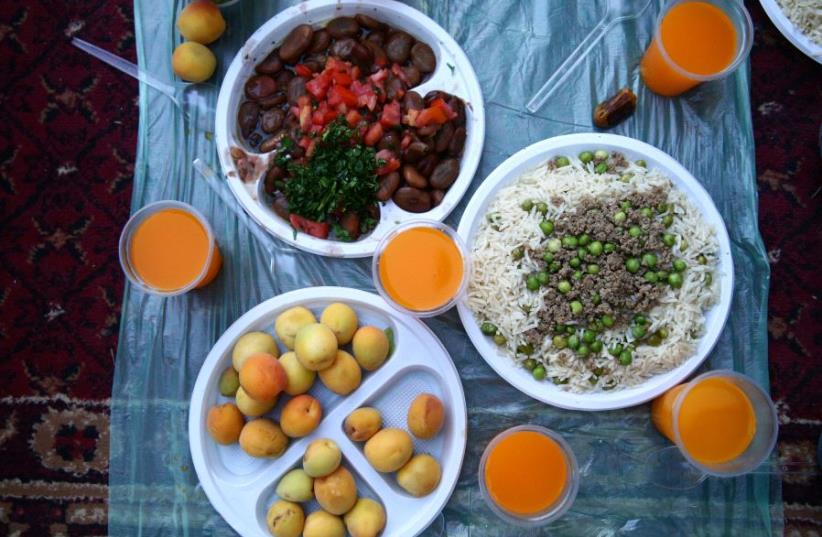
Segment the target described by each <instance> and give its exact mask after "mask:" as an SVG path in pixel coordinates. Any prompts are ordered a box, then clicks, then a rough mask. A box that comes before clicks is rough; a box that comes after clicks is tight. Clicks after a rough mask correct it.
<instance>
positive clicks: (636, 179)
mask: <svg viewBox="0 0 822 537" xmlns="http://www.w3.org/2000/svg"><path fill="white" fill-rule="evenodd" d="M592 168H593V164H587V165H583V164H581V163H580V162H579V161H575V162H573V163H572V164H571V165H569V166H565V167H562V168H558V169H556V170H549V169H548V168H547V167H546V166H545V165H542V166H539V167H538V168H536V169H534V170H531V171H529V172H527V173H525V174H523V175H522V176H521V177H520V178H519V179H518V180H516V181H515V182H514V183H513V184H511V185H509V186H507V187H505V188H504V189H502V190H500V191H499V193H498V194H497V196H496V198H494V200H493V201H492V202H491V204H490V205H489V207H488V210H487V212H486V214H487V215H492V216H493V219H494V226H495V227H497V228H498V230H495V229H494V228H492V226H491V224H490V223H489V222H488V219H487V218H484V219H483V222H482V223H481V224H480V227H479V229H478V231H477V234H476V237H475V239H474V244H473V247H472V252H471V255H472V274H471V278H470V280H469V284H468V305H469V307H470V308H471V310H472V311H473V313H474V316H475V317H476V319H477V322H479V323H481V322H484V321H488V322H491V323H493V324H494V325H496V327H497V328H498V330H499V333H500V334H501V335H503V336H504V337H505V338H506V343H505V345H504V347H503V348H504V351H505V353H506V354H507V355H508V356H510V357H511V359H512V360H515V361H517V362H523V361H524V360H525V359H526V358H529V357H528V356H524V355H522V354H517V353H516V348H517V346H518V345H520V344H523V343H525V339H524V336H523V334H524V333H525V332H526V331H528V330H530V329H532V328H537V327H538V326H539V317H538V316H539V313H540V311H541V310H542V309H543V308H544V300H543V298H544V296H545V294H546V288H545V287H541V288H540V290H538V291H529V290H527V289H526V287H525V283H524V282H525V279H526V277H527V276H528V275H530V274H533V273H534V272H537V271H539V270H543V269H544V266H545V265H544V263H543V262H542V261H541V260H534V259H531V258H530V257H529V255H528V250H529V249H535V250H537V251H541V250H543V249H544V243H545V242H546V241H547V238H546V237H545V236H544V234H543V233H542V231H541V230H540V228H539V223H540V222H541V221H542V220H543V218H548V219H551V220H553V221H555V222H556V221H558V220H559V219H561V217H562V215H563V214H565V213H569V212H573V211H574V207H576V206H577V205H578V204H579V202H580V201H581V200H582V199H583V198H590V197H594V198H596V199H601V200H609V199H616V200H621V199H624V198H625V197H626V195H628V194H630V193H632V192H649V191H650V190H651V189H652V188H653V187H663V188H664V189H665V190H666V191H669V195H668V203H673V204H674V205H675V207H676V208H675V210H674V214H675V218H674V223H673V224H672V225H671V227H670V228H669V232H670V233H672V234H674V235H676V236H677V242H676V244H675V246H674V252H676V254H677V257H680V258H681V259H683V260H685V261H686V262H687V264H688V268H687V270H686V271H685V272H684V273H683V280H684V281H683V285H682V287H681V288H679V289H674V288H672V287H670V286H667V285H666V286H664V287H663V289H664V291H663V292H662V294H661V296H660V297H659V299H658V304H657V306H656V307H654V308H653V309H652V310H651V311H650V312H649V314H648V315H646V316H647V317H648V319H649V321H650V324H649V326H648V333H649V334H650V333H653V332H655V331H656V330H658V329H659V328H661V327H663V326H664V327H665V328H666V329H667V330H668V333H669V335H668V337H667V338H666V339H665V340H664V341H663V343H662V344H661V345H659V346H658V347H651V346H649V345H639V346H637V348H636V350H635V351H634V353H633V362H632V363H631V364H630V365H628V366H622V365H619V364H618V362H617V361H616V359H615V358H614V357H612V356H611V355H610V354H608V353H607V352H603V353H602V354H601V355H599V356H598V357H596V358H588V359H587V360H582V359H580V358H578V357H576V356H575V354H574V353H573V352H572V351H570V350H569V349H564V350H559V351H558V350H556V349H554V348H552V344H551V337H550V336H548V337H546V338H544V340H543V343H542V347H541V348H537V349H536V351H535V352H534V353H533V354H532V355H531V356H530V358H534V359H537V360H538V361H539V362H540V363H541V364H543V366H544V367H545V370H546V379H547V380H546V381H547V382H551V379H558V380H559V381H560V382H561V383H560V384H559V386H560V387H562V388H564V389H568V390H570V391H573V392H584V391H591V390H593V389H602V388H605V389H614V388H617V389H618V388H622V387H627V386H632V385H636V384H639V383H641V382H643V381H644V380H646V379H647V378H649V377H651V376H652V375H655V374H658V373H662V372H665V371H668V370H670V369H672V368H674V367H676V366H677V365H679V364H680V363H682V362H683V361H684V360H685V359H687V358H688V357H690V356H691V355H692V354H693V353H694V350H695V349H696V345H697V342H698V340H699V338H700V337H701V335H702V333H703V327H704V321H705V317H704V315H703V312H704V310H705V309H707V308H708V307H710V306H711V305H712V304H713V303H714V302H715V301H716V299H717V297H718V296H719V278H718V277H713V276H715V274H712V283H711V285H705V283H704V282H705V280H706V277H707V275H708V273H714V272H715V269H716V252H717V250H718V247H717V242H716V237H715V232H714V230H713V229H712V228H711V227H709V226H708V225H707V224H706V223H705V222H704V221H703V220H702V218H701V216H700V214H699V212H698V211H697V209H696V208H694V207H693V205H691V203H690V202H689V201H688V200H687V198H686V197H685V195H684V194H683V193H682V192H680V191H678V190H676V189H675V188H674V187H673V185H672V184H671V182H670V180H669V179H667V178H666V177H665V176H664V175H662V174H661V173H660V172H659V171H657V170H646V169H645V168H642V167H638V166H636V165H634V164H633V163H632V164H631V165H630V167H629V169H628V170H626V172H628V173H633V174H634V175H633V177H632V178H630V179H629V180H628V182H622V181H620V180H619V176H618V175H614V174H610V173H605V174H595V173H593V170H592ZM623 173H624V172H623ZM557 196H558V197H560V198H562V200H563V201H562V203H560V204H559V205H556V204H555V203H552V199H553V198H555V197H557ZM525 200H533V201H534V202H535V203H536V202H539V201H543V202H545V203H547V205H548V213H547V215H546V216H545V217H543V216H542V215H540V214H539V213H537V212H536V211H535V210H532V211H530V212H525V211H524V210H522V208H520V204H521V203H522V202H523V201H525ZM683 239H685V240H687V243H688V247H687V249H686V250H685V251H684V252H682V251H680V246H681V241H682V240H683ZM519 246H523V247H525V251H526V254H525V257H524V258H523V259H522V260H521V261H520V262H519V263H517V262H514V261H513V260H512V258H511V251H512V250H514V249H515V248H517V247H519ZM700 254H703V255H705V256H706V257H707V258H708V263H707V264H705V265H700V264H699V262H698V261H697V258H698V256H699V255H700ZM526 312H527V313H526ZM551 331H552V329H550V328H549V329H547V330H546V332H548V333H550V332H551ZM579 332H580V333H581V330H580V331H579ZM599 339H600V340H602V342H603V344H604V346H605V348H606V349H608V348H609V347H611V345H612V344H615V343H618V342H625V341H626V339H627V341H628V342H631V341H633V339H632V338H631V335H630V330H626V329H625V328H624V327H622V328H621V329H619V330H617V329H616V327H615V328H614V329H613V330H605V331H603V332H601V333H600V335H599ZM595 368H602V369H604V370H605V371H604V372H602V374H601V375H599V376H598V377H599V378H598V381H597V380H596V379H597V375H595V374H594V373H593V372H592V369H595ZM566 380H567V383H564V382H565V381H566Z"/></svg>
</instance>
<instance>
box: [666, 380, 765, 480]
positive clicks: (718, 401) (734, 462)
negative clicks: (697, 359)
mask: <svg viewBox="0 0 822 537" xmlns="http://www.w3.org/2000/svg"><path fill="white" fill-rule="evenodd" d="M651 420H652V421H653V423H654V425H655V426H656V428H657V429H658V430H659V432H661V433H662V434H663V435H664V436H665V437H666V438H668V440H670V441H671V442H673V443H674V444H676V446H677V447H678V448H679V451H680V452H681V453H682V455H683V456H684V457H685V459H686V460H687V461H688V462H689V463H690V464H691V465H693V466H694V467H696V468H697V469H698V470H699V471H701V472H702V473H703V474H706V475H713V476H719V477H732V476H737V475H742V474H746V473H748V472H750V471H751V470H753V469H755V468H756V467H757V466H759V465H760V464H762V463H763V462H764V461H765V459H767V457H768V455H770V453H771V451H773V448H774V446H775V445H776V435H777V432H778V429H779V425H778V422H777V417H776V407H775V406H774V404H773V401H771V398H770V397H769V396H768V394H767V393H765V391H764V390H762V388H760V387H759V386H758V385H757V384H756V383H755V382H754V381H753V380H752V379H750V378H748V377H746V376H745V375H741V374H739V373H736V372H734V371H727V370H719V371H711V372H709V373H704V374H702V375H699V376H698V377H696V378H694V379H693V380H692V381H691V382H688V383H685V384H680V385H679V386H675V387H674V388H672V389H670V390H668V391H667V392H665V393H664V394H662V395H661V396H660V397H658V398H656V399H655V400H654V402H653V403H652V404H651Z"/></svg>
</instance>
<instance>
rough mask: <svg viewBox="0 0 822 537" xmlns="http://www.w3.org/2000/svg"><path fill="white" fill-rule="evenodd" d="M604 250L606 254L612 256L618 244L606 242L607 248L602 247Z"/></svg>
mask: <svg viewBox="0 0 822 537" xmlns="http://www.w3.org/2000/svg"><path fill="white" fill-rule="evenodd" d="M602 250H603V251H604V252H605V253H606V254H611V253H613V252H616V244H614V243H613V242H606V243H605V246H603V247H602Z"/></svg>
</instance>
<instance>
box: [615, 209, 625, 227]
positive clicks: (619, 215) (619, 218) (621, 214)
mask: <svg viewBox="0 0 822 537" xmlns="http://www.w3.org/2000/svg"><path fill="white" fill-rule="evenodd" d="M627 218H628V215H627V214H625V211H617V212H616V214H615V215H614V222H616V223H617V224H622V223H623V222H625V220H626V219H627Z"/></svg>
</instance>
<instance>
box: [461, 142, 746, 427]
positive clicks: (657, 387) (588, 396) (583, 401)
mask: <svg viewBox="0 0 822 537" xmlns="http://www.w3.org/2000/svg"><path fill="white" fill-rule="evenodd" d="M579 145H584V146H585V147H586V148H591V149H598V148H601V147H602V148H608V149H616V150H621V151H623V152H625V153H626V154H628V155H629V158H630V159H631V160H634V159H637V158H644V159H645V160H647V161H648V165H649V167H653V166H661V167H664V168H667V172H668V175H669V177H670V178H671V180H672V181H674V182H675V183H682V184H684V185H686V187H687V189H688V190H690V192H689V191H688V190H683V191H684V192H685V193H686V195H688V198H689V200H690V201H691V202H692V203H693V204H694V205H695V206H696V207H697V208H698V209H699V210H700V211H701V212H702V214H703V217H705V218H706V219H707V220H708V221H709V223H710V224H711V225H713V226H714V228H715V229H716V234H717V242H718V244H719V252H718V254H719V255H718V260H719V264H718V272H719V279H720V286H721V288H720V297H719V300H718V301H717V303H716V304H715V305H714V306H713V307H712V308H711V309H710V310H709V311H710V312H711V313H712V315H714V318H713V322H712V323H707V322H706V327H705V335H704V336H703V338H702V340H700V348H699V349H698V352H697V353H696V354H694V355H693V356H691V357H690V358H688V359H687V360H685V361H684V362H683V363H682V364H680V365H679V366H677V367H676V368H674V369H672V370H670V371H668V372H665V373H661V374H658V375H655V376H653V377H651V378H649V379H648V380H646V381H645V382H643V383H642V384H639V385H637V386H633V387H630V388H625V389H621V390H612V391H599V392H592V393H581V394H576V393H572V392H566V391H562V390H561V389H559V388H557V387H556V386H554V385H553V384H551V383H550V382H546V381H537V380H534V379H533V378H532V377H531V375H530V374H529V373H528V372H527V371H525V370H524V369H522V368H520V367H517V366H515V365H514V363H513V361H512V360H510V359H509V358H508V357H506V356H504V355H503V354H501V353H500V352H498V350H497V349H496V346H492V345H491V343H490V342H489V338H488V337H486V336H484V335H483V334H482V332H480V330H479V326H478V324H477V322H476V320H475V319H474V316H473V313H472V312H471V310H470V309H469V308H468V305H467V303H466V301H465V300H462V301H460V302H459V303H458V304H457V310H458V313H459V316H460V320H461V321H462V324H463V327H464V328H465V331H466V333H467V334H468V337H469V339H470V340H471V342H472V343H473V344H474V347H475V348H476V349H477V351H478V352H479V354H480V356H482V358H483V359H484V360H485V361H486V362H487V363H488V365H489V366H491V368H492V369H494V371H496V372H497V374H498V375H500V377H502V378H503V379H505V380H506V381H507V382H508V383H509V384H511V385H512V386H514V387H515V388H517V389H518V390H520V391H521V392H522V393H524V394H526V395H528V396H530V397H532V398H534V399H536V400H538V401H541V402H543V403H547V404H549V405H552V406H556V407H559V408H564V409H568V410H584V411H601V410H615V409H620V408H627V407H631V406H635V405H639V404H642V403H644V402H647V401H649V400H651V399H653V398H654V397H657V396H658V395H660V394H662V393H664V392H665V391H667V390H668V389H670V388H672V387H673V386H675V385H676V384H679V383H680V382H682V381H683V380H684V379H685V378H687V377H688V376H689V375H690V374H691V373H693V372H694V371H695V370H696V369H697V368H698V367H699V366H700V365H701V364H702V362H703V361H704V360H705V359H706V358H707V357H708V355H709V354H710V352H711V350H712V349H713V348H714V346H715V345H716V342H717V341H718V339H719V336H720V335H721V333H722V330H723V328H724V326H725V323H726V321H727V319H728V315H729V313H730V308H731V301H732V295H733V282H734V273H733V260H732V258H731V248H730V238H729V237H728V231H727V229H726V227H725V224H724V221H723V220H722V217H721V215H720V214H719V211H718V210H717V209H716V206H715V205H714V203H713V200H712V199H711V196H710V195H709V194H708V192H707V191H706V190H705V188H704V187H703V186H702V185H701V184H700V183H699V182H698V181H697V180H696V178H694V176H693V175H692V174H691V173H690V172H689V171H688V170H687V169H685V167H684V166H682V165H681V164H679V162H677V161H676V160H675V159H674V158H673V157H671V156H670V155H668V154H667V153H665V152H663V151H662V150H660V149H658V148H656V147H654V146H652V145H650V144H647V143H645V142H641V141H639V140H635V139H633V138H628V137H626V136H619V135H615V134H606V133H577V134H567V135H561V136H555V137H552V138H548V139H546V140H542V141H539V142H536V143H534V144H532V145H530V146H528V147H526V148H524V149H522V150H520V151H518V152H517V153H515V154H514V155H512V156H510V157H509V158H508V159H506V160H505V161H504V162H503V163H501V164H500V165H499V166H497V168H495V169H494V171H492V172H491V174H490V175H488V177H486V178H485V180H484V181H483V182H482V183H481V184H480V186H479V188H477V190H476V192H475V193H474V195H473V196H472V198H471V200H470V201H469V202H468V205H467V207H466V209H465V212H464V213H463V215H462V219H461V220H460V224H459V228H458V230H457V232H458V233H459V235H460V236H461V237H462V239H463V241H465V244H466V245H467V248H468V250H469V252H470V250H471V248H472V240H471V236H470V234H471V231H472V227H473V226H474V223H475V222H476V220H477V218H481V217H482V215H484V211H485V207H486V206H487V205H488V203H489V202H490V200H491V198H492V197H493V196H494V195H495V194H496V192H497V191H498V190H499V189H500V188H502V187H503V186H504V185H507V184H509V183H510V182H511V181H513V180H515V179H516V178H517V177H518V176H519V175H520V174H521V173H522V172H521V171H517V169H518V168H519V167H524V168H523V169H522V171H524V170H525V169H528V168H531V167H533V166H536V165H539V164H541V163H542V162H544V161H546V160H547V159H548V158H549V157H550V156H552V155H557V154H563V149H567V148H570V147H574V146H579ZM565 154H567V153H565Z"/></svg>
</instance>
